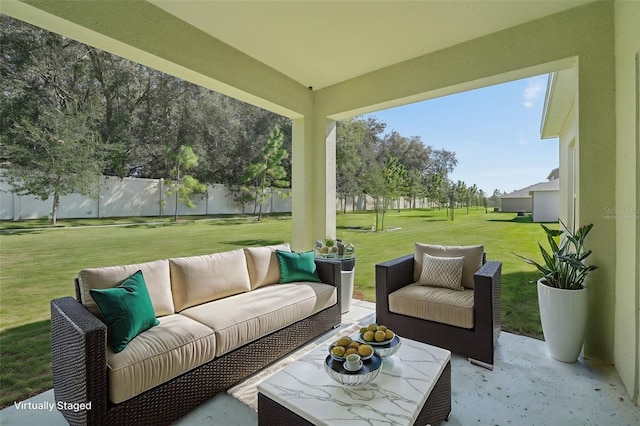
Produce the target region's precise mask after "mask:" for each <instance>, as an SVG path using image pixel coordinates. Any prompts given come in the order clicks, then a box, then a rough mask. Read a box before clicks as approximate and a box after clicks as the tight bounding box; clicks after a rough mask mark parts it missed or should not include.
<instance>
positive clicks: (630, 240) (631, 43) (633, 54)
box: [605, 1, 640, 404]
mask: <svg viewBox="0 0 640 426" xmlns="http://www.w3.org/2000/svg"><path fill="white" fill-rule="evenodd" d="M615 8H616V10H615V25H616V49H615V53H616V143H617V150H616V153H617V156H616V180H617V185H616V205H615V210H613V211H608V212H605V215H606V216H609V219H608V220H609V221H615V222H616V253H617V258H616V276H615V282H616V285H615V291H616V305H615V346H614V355H615V356H614V362H615V364H616V368H617V369H618V371H619V373H620V377H621V378H622V381H623V382H624V384H625V386H626V387H627V389H629V390H630V392H631V393H632V396H633V397H634V400H635V402H636V404H640V397H639V390H638V387H639V384H638V381H639V380H638V374H639V370H640V365H639V361H638V360H639V357H640V326H639V309H640V289H639V288H640V261H639V260H640V235H639V232H640V225H639V224H640V185H639V183H638V182H639V180H640V175H639V168H640V151H639V149H638V146H639V144H640V129H639V128H638V126H639V125H640V124H639V121H638V120H639V116H640V112H639V111H638V105H639V103H640V95H639V90H640V87H638V81H639V79H640V72H639V67H640V65H639V64H638V61H639V58H638V57H639V56H640V29H639V28H640V25H639V23H640V2H635V1H616V3H615Z"/></svg>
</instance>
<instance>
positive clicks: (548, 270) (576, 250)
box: [512, 221, 598, 290]
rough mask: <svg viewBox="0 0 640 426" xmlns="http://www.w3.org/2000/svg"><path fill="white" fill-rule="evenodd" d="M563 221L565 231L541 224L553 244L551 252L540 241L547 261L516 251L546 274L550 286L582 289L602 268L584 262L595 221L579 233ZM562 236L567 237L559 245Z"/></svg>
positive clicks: (544, 279) (550, 243) (544, 278)
mask: <svg viewBox="0 0 640 426" xmlns="http://www.w3.org/2000/svg"><path fill="white" fill-rule="evenodd" d="M560 224H561V225H562V227H563V228H564V231H562V230H554V229H549V228H547V227H546V226H544V225H541V226H542V228H543V229H544V232H545V233H546V234H547V241H548V242H549V246H550V251H547V250H546V249H545V248H544V247H542V244H540V243H538V246H539V247H540V253H541V254H542V258H543V259H544V263H543V264H540V263H538V262H536V261H534V260H531V259H528V258H526V257H524V256H520V255H519V254H516V253H513V252H512V253H513V254H515V255H516V256H518V257H519V258H521V259H523V260H524V261H525V262H527V263H529V264H531V265H534V266H535V267H536V268H538V271H540V272H541V273H542V282H543V283H544V284H546V285H548V286H549V287H555V288H560V289H565V290H580V289H582V288H584V286H583V283H584V280H585V278H586V277H587V275H588V274H589V273H590V272H591V271H595V270H596V269H598V267H597V266H594V265H585V264H584V260H585V259H586V258H587V257H589V256H590V255H591V250H587V251H585V249H584V240H585V239H586V237H587V234H589V231H591V229H592V228H593V224H589V225H584V226H582V227H580V228H579V229H578V230H577V231H576V232H575V233H573V232H571V231H570V230H569V229H568V228H567V227H566V225H565V224H564V223H563V222H562V221H560ZM560 236H564V238H561V241H560V244H558V243H557V242H556V238H557V237H560Z"/></svg>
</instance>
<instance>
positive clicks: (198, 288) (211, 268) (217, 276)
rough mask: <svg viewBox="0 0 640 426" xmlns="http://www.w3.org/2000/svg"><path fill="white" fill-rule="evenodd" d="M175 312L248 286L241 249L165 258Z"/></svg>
mask: <svg viewBox="0 0 640 426" xmlns="http://www.w3.org/2000/svg"><path fill="white" fill-rule="evenodd" d="M169 267H170V270H171V288H172V289H173V303H174V305H175V307H176V312H180V311H182V310H183V309H187V308H190V307H191V306H195V305H200V304H202V303H205V302H210V301H212V300H217V299H221V298H223V297H227V296H233V295H234V294H239V293H244V292H245V291H250V290H251V285H250V283H249V272H248V270H247V261H246V257H245V255H244V250H242V249H237V250H231V251H226V252H223V253H215V254H209V255H205V256H192V257H179V258H173V259H169Z"/></svg>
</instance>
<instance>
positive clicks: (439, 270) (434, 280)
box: [418, 253, 464, 290]
mask: <svg viewBox="0 0 640 426" xmlns="http://www.w3.org/2000/svg"><path fill="white" fill-rule="evenodd" d="M463 265H464V257H462V256H460V257H435V256H430V255H428V254H427V253H425V254H424V255H423V256H422V273H421V274H420V281H418V284H421V285H428V286H431V287H443V288H449V289H451V290H462V289H463V288H462V266H463Z"/></svg>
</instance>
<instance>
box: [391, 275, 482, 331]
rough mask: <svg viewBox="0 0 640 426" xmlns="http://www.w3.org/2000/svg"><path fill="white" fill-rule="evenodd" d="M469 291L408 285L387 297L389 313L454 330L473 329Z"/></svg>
mask: <svg viewBox="0 0 640 426" xmlns="http://www.w3.org/2000/svg"><path fill="white" fill-rule="evenodd" d="M473 296H474V292H473V290H468V289H464V290H452V289H448V288H441V287H428V286H424V285H420V284H419V283H413V284H409V285H407V286H405V287H402V288H400V289H399V290H396V291H394V292H392V293H391V294H389V311H391V312H394V313H396V314H401V315H407V316H410V317H414V318H420V319H424V320H428V321H434V322H439V323H444V324H449V325H452V326H455V327H462V328H468V329H470V328H473Z"/></svg>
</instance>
